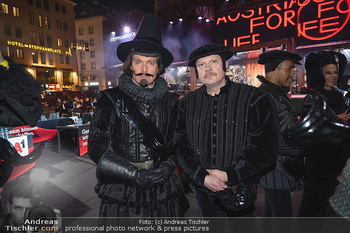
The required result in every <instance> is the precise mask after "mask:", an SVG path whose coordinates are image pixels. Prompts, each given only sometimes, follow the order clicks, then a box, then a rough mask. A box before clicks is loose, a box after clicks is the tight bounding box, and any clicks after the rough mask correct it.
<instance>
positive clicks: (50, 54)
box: [47, 53, 53, 65]
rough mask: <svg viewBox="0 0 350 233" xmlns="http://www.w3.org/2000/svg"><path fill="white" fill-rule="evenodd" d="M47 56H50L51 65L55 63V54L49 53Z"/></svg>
mask: <svg viewBox="0 0 350 233" xmlns="http://www.w3.org/2000/svg"><path fill="white" fill-rule="evenodd" d="M47 56H48V57H49V65H53V54H52V53H49V54H48V55H47Z"/></svg>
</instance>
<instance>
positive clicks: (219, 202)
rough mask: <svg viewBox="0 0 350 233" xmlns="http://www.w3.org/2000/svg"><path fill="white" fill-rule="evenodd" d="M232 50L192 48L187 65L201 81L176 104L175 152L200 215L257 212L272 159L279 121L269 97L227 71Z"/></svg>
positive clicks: (225, 48) (216, 45) (205, 47)
mask: <svg viewBox="0 0 350 233" xmlns="http://www.w3.org/2000/svg"><path fill="white" fill-rule="evenodd" d="M232 55H233V53H232V51H231V50H230V49H229V48H228V47H226V46H223V45H218V44H207V45H204V46H201V47H199V48H197V49H196V50H194V51H193V52H192V53H191V54H190V57H189V62H188V65H189V66H191V67H194V68H195V71H196V74H197V76H198V78H199V79H200V80H201V82H202V83H203V86H202V87H200V88H199V89H197V90H196V91H194V92H190V93H189V94H188V95H187V96H185V97H184V98H182V99H181V101H180V104H179V110H178V119H177V124H176V134H175V137H176V140H178V142H179V147H178V153H177V156H178V160H179V165H180V166H181V167H182V168H183V170H184V171H185V173H186V174H187V175H189V177H190V178H191V180H192V181H193V183H194V184H195V186H196V196H197V201H198V205H199V208H200V211H201V216H203V217H224V216H228V217H235V216H247V217H251V216H255V212H254V201H255V199H256V184H257V183H258V181H259V175H260V174H261V173H263V172H265V170H266V169H269V168H271V167H272V166H273V165H274V164H275V156H276V152H277V150H276V149H277V137H276V136H277V131H276V129H277V128H276V127H277V125H276V120H275V116H274V113H273V110H272V109H271V102H270V101H271V100H270V97H269V96H268V95H267V94H266V93H263V92H262V91H261V90H259V89H257V88H255V87H252V86H248V85H244V84H238V83H234V82H232V81H230V80H229V78H228V77H227V76H225V71H226V69H227V67H228V61H227V60H228V59H230V58H231V57H232ZM234 188H237V190H236V193H235V194H232V196H229V195H228V194H227V193H229V192H230V191H231V190H233V189H234Z"/></svg>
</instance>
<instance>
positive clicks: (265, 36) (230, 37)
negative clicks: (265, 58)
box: [216, 0, 350, 47]
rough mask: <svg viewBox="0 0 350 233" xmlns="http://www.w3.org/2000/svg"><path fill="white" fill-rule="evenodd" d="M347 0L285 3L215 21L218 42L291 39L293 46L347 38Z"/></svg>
mask: <svg viewBox="0 0 350 233" xmlns="http://www.w3.org/2000/svg"><path fill="white" fill-rule="evenodd" d="M349 18H350V0H333V1H330V0H299V1H297V0H289V1H278V2H277V3H274V4H268V5H262V6H256V7H253V8H251V9H247V10H244V11H233V12H230V11H229V10H227V11H226V12H225V13H222V14H221V15H220V16H219V17H218V18H217V19H216V26H217V27H216V29H217V30H218V33H217V35H220V36H218V41H217V42H218V43H221V44H225V45H227V46H230V47H240V46H242V45H249V44H251V45H252V44H258V43H260V42H267V41H274V40H277V39H284V38H295V43H296V45H307V44H317V43H324V42H329V41H340V40H349V39H350V22H349Z"/></svg>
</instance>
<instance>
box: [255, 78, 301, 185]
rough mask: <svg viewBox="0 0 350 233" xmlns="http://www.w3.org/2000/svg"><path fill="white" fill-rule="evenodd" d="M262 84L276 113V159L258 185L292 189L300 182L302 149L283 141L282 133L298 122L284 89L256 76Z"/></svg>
mask: <svg viewBox="0 0 350 233" xmlns="http://www.w3.org/2000/svg"><path fill="white" fill-rule="evenodd" d="M257 78H258V79H259V80H260V81H261V82H262V84H261V85H260V87H259V88H260V89H262V90H264V91H266V92H267V93H269V94H270V95H272V96H273V99H274V105H273V106H274V108H275V110H276V112H277V114H278V121H279V133H278V159H277V162H276V167H275V170H273V171H271V172H269V173H267V174H266V175H265V176H263V177H262V178H261V180H260V185H261V186H262V187H263V188H268V189H293V188H295V185H296V182H300V180H299V179H300V178H301V176H302V171H303V162H302V160H303V159H302V158H301V157H302V155H303V151H301V150H297V149H295V148H293V147H291V146H289V145H288V144H286V143H285V141H284V139H283V136H282V133H283V131H285V130H287V129H290V128H292V127H294V126H296V125H297V124H298V122H299V121H298V116H297V113H296V110H295V108H294V106H293V104H292V102H291V101H290V100H289V99H288V97H287V95H286V90H285V88H283V87H279V86H277V85H275V84H274V83H271V82H269V81H267V80H266V79H265V78H264V77H263V76H258V77H257Z"/></svg>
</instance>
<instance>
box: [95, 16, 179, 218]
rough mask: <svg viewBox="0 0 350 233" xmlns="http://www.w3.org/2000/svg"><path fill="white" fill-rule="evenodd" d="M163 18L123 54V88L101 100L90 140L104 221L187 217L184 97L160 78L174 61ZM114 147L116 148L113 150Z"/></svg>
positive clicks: (144, 25)
mask: <svg viewBox="0 0 350 233" xmlns="http://www.w3.org/2000/svg"><path fill="white" fill-rule="evenodd" d="M160 28H161V24H160V20H159V18H158V17H156V16H154V15H145V16H144V17H143V19H142V21H141V24H140V27H139V29H138V31H137V35H136V37H135V39H134V40H132V41H129V42H125V43H122V44H120V45H119V46H118V48H117V55H118V58H119V59H120V60H121V61H123V62H124V65H123V74H122V76H121V77H120V78H119V86H118V87H116V88H114V89H110V90H105V91H103V92H102V95H101V96H100V98H99V99H98V102H97V107H96V109H95V112H94V115H93V119H92V122H91V128H90V134H89V156H90V158H91V159H92V160H93V161H94V162H95V163H96V164H97V178H98V181H99V182H98V184H97V186H96V189H95V191H96V192H98V196H99V198H101V208H100V216H102V217H154V216H156V217H158V216H164V217H167V216H183V215H184V212H185V210H186V209H185V208H186V207H185V206H183V205H180V203H179V202H180V198H179V195H181V194H182V193H181V189H180V187H179V186H178V181H177V176H176V175H175V174H174V171H175V169H176V165H175V163H174V161H173V160H172V159H171V158H170V156H171V154H172V152H173V150H174V149H173V146H172V145H171V144H172V136H173V125H174V124H172V123H173V122H174V119H173V117H176V113H175V111H174V110H176V108H175V107H176V106H177V105H176V102H177V99H178V95H176V94H173V93H170V92H168V87H167V83H166V81H165V80H164V79H163V78H161V77H160V75H161V74H163V73H164V67H167V66H169V65H170V64H171V63H172V61H173V56H172V54H171V53H170V52H169V50H167V49H166V48H164V47H163V45H162V43H161V29H160ZM109 146H110V148H109Z"/></svg>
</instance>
